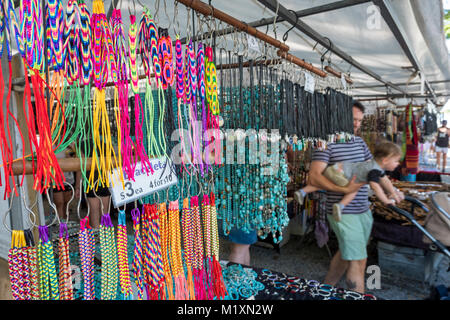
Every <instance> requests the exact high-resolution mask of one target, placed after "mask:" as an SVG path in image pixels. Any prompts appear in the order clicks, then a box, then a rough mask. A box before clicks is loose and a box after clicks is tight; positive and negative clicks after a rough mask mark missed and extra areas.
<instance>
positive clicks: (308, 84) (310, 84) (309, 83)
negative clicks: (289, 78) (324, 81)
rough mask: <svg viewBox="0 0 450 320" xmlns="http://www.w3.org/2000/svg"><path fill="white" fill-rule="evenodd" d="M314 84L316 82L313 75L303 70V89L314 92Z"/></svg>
mask: <svg viewBox="0 0 450 320" xmlns="http://www.w3.org/2000/svg"><path fill="white" fill-rule="evenodd" d="M315 85H316V83H315V80H314V77H313V76H312V75H310V74H309V73H307V72H305V91H308V92H309V93H314V88H315Z"/></svg>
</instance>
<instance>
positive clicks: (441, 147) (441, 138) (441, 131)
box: [435, 120, 450, 172]
mask: <svg viewBox="0 0 450 320" xmlns="http://www.w3.org/2000/svg"><path fill="white" fill-rule="evenodd" d="M449 136H450V128H447V120H444V121H442V126H441V127H440V128H438V131H437V134H436V148H435V151H436V165H437V168H438V171H442V172H445V168H446V166H447V152H448V148H449V143H450V139H449ZM441 156H442V165H441Z"/></svg>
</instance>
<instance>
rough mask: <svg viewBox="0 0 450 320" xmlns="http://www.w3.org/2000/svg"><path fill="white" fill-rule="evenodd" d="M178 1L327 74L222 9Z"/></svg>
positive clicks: (197, 0) (292, 59)
mask: <svg viewBox="0 0 450 320" xmlns="http://www.w3.org/2000/svg"><path fill="white" fill-rule="evenodd" d="M177 1H178V2H180V3H182V4H184V5H185V6H187V7H189V8H192V9H194V10H195V11H197V12H199V13H201V14H203V15H205V16H213V17H214V18H217V19H219V20H221V21H223V22H225V23H227V24H229V25H231V26H234V27H236V28H237V29H239V30H241V31H243V32H245V33H248V34H250V35H252V36H254V37H255V38H258V39H260V40H262V41H264V42H266V43H268V44H270V45H272V46H274V47H275V48H278V49H279V50H278V56H280V57H281V58H283V59H285V60H288V61H291V62H292V63H294V64H296V65H298V66H299V67H302V68H305V69H307V70H309V71H311V72H313V73H315V74H317V75H318V76H320V77H322V78H324V77H326V76H327V73H326V72H324V71H322V70H320V69H318V68H316V67H314V66H313V65H311V64H309V63H307V62H305V61H303V60H301V59H300V58H297V57H295V56H293V55H292V54H290V53H288V51H289V46H287V45H285V44H284V43H282V42H280V41H279V40H276V39H274V38H272V37H270V36H268V35H267V34H265V33H262V32H260V31H258V30H257V29H255V28H253V27H251V26H250V25H248V24H247V23H244V22H242V21H239V20H237V19H236V18H233V17H232V16H230V15H228V14H226V13H225V12H223V11H220V10H218V9H216V8H214V7H213V6H210V5H208V4H206V3H204V2H202V1H199V0H177Z"/></svg>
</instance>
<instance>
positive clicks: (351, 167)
mask: <svg viewBox="0 0 450 320" xmlns="http://www.w3.org/2000/svg"><path fill="white" fill-rule="evenodd" d="M401 157H402V150H401V149H400V147H399V146H398V145H396V144H394V143H392V142H388V141H386V142H382V143H379V144H377V145H376V146H375V151H374V153H373V159H372V160H369V161H364V162H337V163H335V164H333V165H330V166H328V167H327V168H326V169H325V171H324V173H323V175H324V176H325V177H326V178H328V179H329V180H331V181H332V182H333V183H335V184H336V185H338V186H342V187H343V186H346V185H347V184H348V183H349V181H350V180H351V179H352V178H353V177H354V176H356V180H355V182H357V183H369V185H370V187H371V188H372V190H373V191H374V192H375V195H376V196H377V197H378V199H380V200H381V201H382V202H383V203H384V204H386V205H387V204H395V200H393V199H389V198H388V197H387V195H386V194H385V192H384V190H383V188H382V187H381V186H380V184H379V182H380V178H382V177H384V176H385V172H384V171H385V170H387V171H394V170H395V168H397V166H398V165H399V164H400V159H401ZM318 190H320V188H317V187H315V186H313V185H310V184H308V185H306V186H305V187H304V188H302V189H300V190H298V191H296V192H295V193H294V198H295V200H296V201H297V202H298V203H300V204H303V201H304V198H305V196H306V195H307V194H308V193H311V192H315V191H318ZM357 193H358V191H356V192H353V193H348V194H345V195H344V197H343V198H342V199H341V201H340V202H339V203H335V204H334V205H333V217H334V219H335V220H336V221H340V220H341V215H342V211H343V210H344V208H345V206H347V205H348V204H349V203H350V202H352V201H353V199H354V198H355V196H356V194H357Z"/></svg>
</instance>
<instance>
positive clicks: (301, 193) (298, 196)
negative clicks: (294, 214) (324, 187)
mask: <svg viewBox="0 0 450 320" xmlns="http://www.w3.org/2000/svg"><path fill="white" fill-rule="evenodd" d="M318 190H320V189H319V188H317V187H314V186H312V185H309V184H308V185H306V186H305V187H303V188H302V189H300V190H298V191H295V192H294V199H295V200H296V201H297V202H298V203H299V204H300V205H302V204H303V202H304V201H305V197H306V195H307V194H308V193H311V192H315V191H318Z"/></svg>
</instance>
